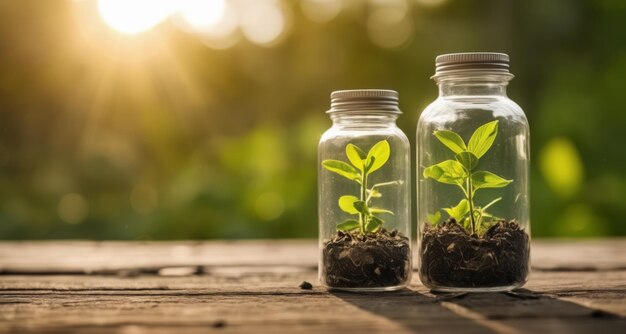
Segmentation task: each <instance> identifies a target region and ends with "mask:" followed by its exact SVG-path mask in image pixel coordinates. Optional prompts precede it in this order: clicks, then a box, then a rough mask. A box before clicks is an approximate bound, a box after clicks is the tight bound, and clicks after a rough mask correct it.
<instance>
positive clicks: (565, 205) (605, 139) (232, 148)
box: [0, 0, 626, 239]
mask: <svg viewBox="0 0 626 334" xmlns="http://www.w3.org/2000/svg"><path fill="white" fill-rule="evenodd" d="M86 1H88V0H86ZM348 2H349V4H347V5H345V6H344V9H343V10H342V11H341V12H340V13H339V14H338V15H337V16H336V17H334V18H333V19H332V20H330V21H328V22H324V23H320V22H314V21H313V20H310V19H309V18H308V17H305V16H304V15H303V10H302V9H303V6H301V3H300V2H299V1H284V2H283V6H284V8H285V9H286V10H287V11H288V13H289V15H290V16H289V17H290V25H289V28H288V29H289V30H288V31H286V32H285V36H284V38H282V40H281V41H280V42H279V43H277V44H276V45H273V46H271V47H265V46H258V45H255V44H253V43H251V42H247V41H246V40H244V39H242V40H240V41H239V42H238V43H236V44H235V45H233V46H232V47H229V48H226V49H223V50H216V49H211V48H209V47H207V46H206V45H204V44H203V42H202V40H201V39H200V38H198V37H196V36H193V35H189V34H186V33H184V32H182V31H179V30H177V29H174V28H173V27H171V25H170V24H169V23H164V24H161V25H160V26H159V27H157V28H155V29H153V30H152V31H150V32H148V33H145V34H143V35H141V36H134V37H128V36H117V35H116V34H115V33H114V32H111V33H110V34H109V35H101V34H94V33H91V32H90V31H91V30H89V29H88V28H87V27H85V26H84V22H91V23H90V24H96V23H94V22H98V20H99V18H98V17H97V16H93V17H89V16H88V14H85V13H78V14H77V13H76V11H75V10H74V6H76V3H78V1H61V0H50V1H36V0H5V1H2V2H0V239H30V238H33V239H47V238H88V239H209V238H284V237H315V236H316V235H317V232H316V231H317V218H316V217H317V212H316V196H317V194H316V189H317V186H316V168H317V161H316V146H317V141H318V139H319V136H320V135H321V133H322V132H323V131H324V130H325V129H326V128H327V127H329V126H330V121H329V119H328V117H327V116H326V115H325V114H324V111H325V110H326V109H327V108H328V105H329V93H330V92H331V91H332V90H336V89H347V88H390V89H395V90H397V91H399V93H400V97H401V99H400V101H401V107H402V109H403V110H404V115H403V116H402V117H401V118H400V121H399V125H400V127H401V128H402V129H403V130H404V131H405V132H406V133H407V134H408V136H409V138H411V139H412V140H413V139H414V138H413V137H414V132H415V125H416V122H417V119H418V117H419V111H421V110H422V109H423V108H424V107H425V106H426V105H427V104H428V103H429V102H430V101H432V100H433V99H434V98H436V96H437V89H436V87H435V85H434V83H433V82H432V81H430V80H429V76H430V75H431V74H432V73H433V72H434V57H435V56H436V55H437V54H441V53H446V52H459V51H501V52H506V53H508V54H510V56H511V60H512V66H511V69H512V72H513V73H514V74H515V75H516V79H515V80H513V81H512V82H511V85H510V89H509V95H510V96H511V97H512V98H513V99H514V100H515V101H516V102H518V103H519V104H520V105H521V106H522V107H523V108H524V110H525V111H526V113H527V115H528V118H529V122H530V125H531V133H532V164H533V170H532V171H533V174H532V194H531V201H532V222H531V224H532V230H533V235H534V236H607V235H626V224H623V223H622V221H621V220H622V219H624V217H625V216H626V206H625V205H624V204H625V203H626V168H625V167H626V164H625V163H626V152H625V151H624V149H623V147H622V145H621V143H622V142H623V139H622V137H621V136H622V134H623V133H622V132H621V131H624V130H625V129H626V112H625V110H624V108H625V106H626V79H625V78H626V29H624V22H626V2H624V1H619V0H596V1H569V0H552V1H542V0H529V1H502V0H492V1H486V0H481V1H460V0H448V1H426V0H421V1H417V0H415V1H400V2H402V3H403V4H404V5H402V6H404V7H402V8H403V10H404V11H405V14H404V15H406V17H404V19H403V21H402V22H403V23H402V24H403V26H402V27H403V28H402V29H405V28H406V27H408V28H406V29H408V30H406V29H405V30H401V31H400V32H403V33H407V31H408V35H406V36H404V35H402V36H404V37H402V36H401V37H402V38H404V39H406V40H400V42H397V41H396V40H394V38H396V37H398V36H399V35H398V34H393V29H392V30H390V31H391V32H392V33H390V34H388V37H389V39H387V37H385V36H386V35H385V31H384V29H383V30H380V29H382V28H381V25H379V24H377V23H376V22H378V21H375V20H374V21H372V20H370V19H368V17H370V16H372V15H374V14H373V13H374V12H375V11H376V9H377V8H378V7H385V6H387V5H389V3H391V2H389V3H387V2H386V1H346V3H348ZM392 2H393V3H394V6H395V5H397V4H398V3H399V2H398V1H392ZM383 21H384V20H383ZM81 22H82V23H81ZM372 22H374V23H372ZM379 28H380V29H379ZM381 31H382V32H381ZM381 36H382V37H381ZM389 41H391V42H390V44H386V43H387V42H389ZM396 42H397V43H396Z"/></svg>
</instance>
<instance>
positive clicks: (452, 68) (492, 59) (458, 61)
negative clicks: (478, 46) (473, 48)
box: [433, 52, 509, 78]
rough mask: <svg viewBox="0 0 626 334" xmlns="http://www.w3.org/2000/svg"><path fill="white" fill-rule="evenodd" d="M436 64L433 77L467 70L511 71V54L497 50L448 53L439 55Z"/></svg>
mask: <svg viewBox="0 0 626 334" xmlns="http://www.w3.org/2000/svg"><path fill="white" fill-rule="evenodd" d="M435 66H436V70H435V75H434V76H433V78H436V77H438V76H440V75H442V74H448V73H451V72H457V71H467V70H486V71H490V72H500V73H509V55H507V54H505V53H497V52H464V53H448V54H443V55H439V56H437V58H436V59H435Z"/></svg>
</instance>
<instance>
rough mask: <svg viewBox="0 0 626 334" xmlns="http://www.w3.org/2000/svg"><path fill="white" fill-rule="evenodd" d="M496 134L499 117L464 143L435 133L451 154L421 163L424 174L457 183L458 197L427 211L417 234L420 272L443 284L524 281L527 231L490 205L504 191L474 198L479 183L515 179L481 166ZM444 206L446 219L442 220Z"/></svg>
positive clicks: (487, 185) (493, 184)
mask: <svg viewBox="0 0 626 334" xmlns="http://www.w3.org/2000/svg"><path fill="white" fill-rule="evenodd" d="M497 134H498V121H497V120H495V121H491V122H488V123H486V124H484V125H482V126H480V127H478V128H477V129H476V130H475V131H474V133H473V134H472V136H471V138H470V139H469V142H468V143H467V144H466V143H465V141H463V139H462V138H461V136H460V135H458V134H457V133H455V132H453V131H448V130H438V131H435V132H434V134H433V135H434V136H435V137H436V138H437V139H438V140H439V141H440V142H441V143H442V144H443V145H444V146H445V147H446V148H448V149H449V150H450V151H451V153H452V154H451V157H452V158H453V159H449V160H445V161H442V162H440V163H438V164H435V165H432V166H428V167H426V168H425V169H424V172H423V176H424V178H426V179H432V180H434V181H437V182H439V183H443V184H446V185H450V186H456V187H457V188H459V190H460V194H461V195H462V196H461V199H460V201H459V202H458V204H456V205H455V206H453V207H448V208H442V210H438V211H436V212H435V213H433V214H430V215H429V216H428V219H429V223H430V224H427V225H426V226H425V228H424V231H423V232H422V233H423V236H422V240H421V247H420V252H421V264H420V275H421V277H422V278H423V279H425V280H426V282H428V283H431V282H434V283H435V284H436V285H437V286H444V287H459V288H462V287H490V286H494V287H497V286H501V285H507V284H510V282H520V281H524V280H525V277H526V275H527V271H528V254H529V252H528V243H529V238H528V235H527V234H526V233H525V232H524V230H523V229H522V228H521V227H520V226H519V225H518V224H517V223H516V222H515V220H510V221H507V220H506V219H504V218H500V217H496V216H494V215H492V214H490V213H489V212H488V209H489V208H490V207H492V206H494V205H496V204H497V203H498V202H499V201H500V200H502V197H497V198H493V199H491V200H489V201H488V202H485V203H484V204H482V205H481V203H477V201H476V194H477V192H478V191H480V190H481V189H487V188H504V187H507V186H508V185H509V184H511V183H512V182H514V180H507V179H505V178H504V177H502V176H499V175H496V174H495V173H492V172H490V171H487V170H485V169H484V168H482V169H481V168H479V167H481V164H480V161H481V160H480V159H481V158H482V157H483V156H484V155H485V154H487V153H488V151H489V149H490V148H491V146H492V145H493V143H494V141H495V139H496V137H497ZM442 212H445V213H446V214H447V215H448V219H447V220H445V221H443V222H442V221H441V216H442Z"/></svg>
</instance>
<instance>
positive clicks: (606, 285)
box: [0, 239, 626, 334]
mask: <svg viewBox="0 0 626 334" xmlns="http://www.w3.org/2000/svg"><path fill="white" fill-rule="evenodd" d="M317 254H318V249H317V242H315V241H312V240H290V241H232V242H226V241H219V242H67V241H57V242H0V332H19V333H22V332H79V333H82V332H88V333H99V332H122V333H129V334H134V333H161V332H163V333H173V332H176V333H178V332H183V331H184V332H198V333H206V332H224V333H239V332H250V333H266V332H271V333H370V332H383V333H452V332H456V333H460V332H463V333H465V332H467V333H541V332H563V333H592V332H593V333H598V334H608V333H626V239H604V240H584V241H583V240H581V241H574V240H570V241H561V240H537V241H533V248H532V267H533V272H532V274H531V276H530V280H529V282H528V284H527V285H526V286H525V288H524V289H523V290H520V291H519V292H518V293H514V294H504V293H496V294H447V295H434V294H432V293H430V292H429V291H428V290H427V289H426V288H424V287H423V286H422V285H421V284H420V283H419V279H418V278H417V275H416V274H414V275H413V281H412V284H411V286H410V289H407V290H404V291H398V292H392V293H378V294H357V293H341V292H327V291H325V290H324V289H322V288H320V287H319V284H318V282H317V280H316V276H317V269H316V263H317ZM302 281H308V282H311V283H312V284H313V286H314V287H313V289H312V290H303V289H301V288H299V285H300V283H301V282H302Z"/></svg>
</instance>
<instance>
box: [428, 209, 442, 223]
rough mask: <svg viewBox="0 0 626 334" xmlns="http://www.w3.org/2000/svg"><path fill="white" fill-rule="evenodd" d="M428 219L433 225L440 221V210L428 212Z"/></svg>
mask: <svg viewBox="0 0 626 334" xmlns="http://www.w3.org/2000/svg"><path fill="white" fill-rule="evenodd" d="M428 221H429V222H430V223H431V224H433V225H437V224H438V223H439V221H441V211H437V212H435V213H434V214H432V215H430V214H429V215H428Z"/></svg>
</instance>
